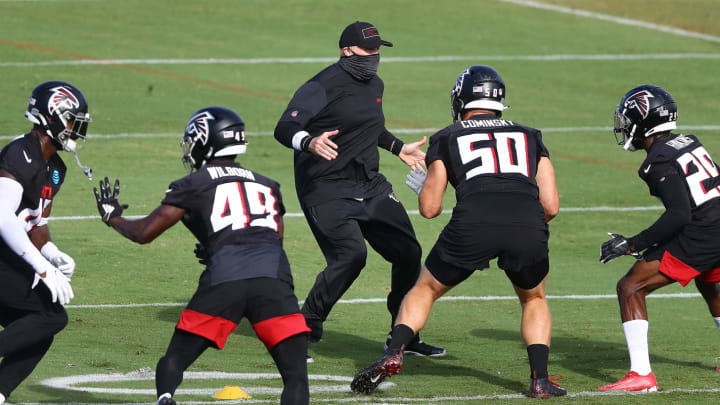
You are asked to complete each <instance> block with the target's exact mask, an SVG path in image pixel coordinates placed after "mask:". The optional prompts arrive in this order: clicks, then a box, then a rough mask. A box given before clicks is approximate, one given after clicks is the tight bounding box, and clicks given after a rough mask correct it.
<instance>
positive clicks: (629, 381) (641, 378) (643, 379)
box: [598, 371, 658, 392]
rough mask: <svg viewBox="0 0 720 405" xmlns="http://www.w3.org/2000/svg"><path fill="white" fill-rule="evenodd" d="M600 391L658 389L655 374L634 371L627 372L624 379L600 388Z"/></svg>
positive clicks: (647, 390)
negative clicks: (641, 373)
mask: <svg viewBox="0 0 720 405" xmlns="http://www.w3.org/2000/svg"><path fill="white" fill-rule="evenodd" d="M598 390H600V391H632V392H655V391H657V390H658V387H657V380H655V374H653V373H650V374H648V375H640V374H638V373H636V372H634V371H630V372H629V373H627V374H625V377H623V378H622V380H620V381H618V382H616V383H614V384H609V385H603V386H602V387H600V388H598Z"/></svg>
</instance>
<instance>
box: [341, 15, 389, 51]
mask: <svg viewBox="0 0 720 405" xmlns="http://www.w3.org/2000/svg"><path fill="white" fill-rule="evenodd" d="M380 45H385V46H393V44H392V42H388V41H384V40H383V39H382V38H380V32H379V31H378V29H377V28H375V26H374V25H372V24H370V23H369V22H364V21H355V22H354V23H352V24H350V25H348V26H347V27H345V29H344V30H343V32H342V35H340V48H345V47H346V46H359V47H360V48H368V49H370V48H379V47H380Z"/></svg>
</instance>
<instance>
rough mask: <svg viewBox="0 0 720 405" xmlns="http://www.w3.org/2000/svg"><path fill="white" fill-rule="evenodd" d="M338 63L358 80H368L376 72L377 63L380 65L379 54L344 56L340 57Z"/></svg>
mask: <svg viewBox="0 0 720 405" xmlns="http://www.w3.org/2000/svg"><path fill="white" fill-rule="evenodd" d="M338 64H339V65H340V67H341V68H343V70H345V71H346V72H348V73H350V75H351V76H352V77H354V78H356V79H358V80H370V79H372V78H373V76H375V75H376V74H377V70H378V65H380V54H379V53H376V54H374V55H367V56H360V55H350V56H344V57H341V58H340V61H338Z"/></svg>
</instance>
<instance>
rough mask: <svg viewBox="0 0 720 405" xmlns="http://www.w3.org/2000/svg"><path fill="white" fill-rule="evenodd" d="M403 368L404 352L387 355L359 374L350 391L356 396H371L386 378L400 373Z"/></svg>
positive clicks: (351, 384) (354, 379)
mask: <svg viewBox="0 0 720 405" xmlns="http://www.w3.org/2000/svg"><path fill="white" fill-rule="evenodd" d="M402 366H403V355H402V351H398V352H397V353H395V354H386V355H385V356H384V357H383V358H382V359H380V360H378V361H376V362H375V363H373V364H371V365H370V366H368V367H366V368H364V369H362V370H361V371H360V372H359V373H357V375H356V376H355V378H353V380H352V383H350V389H351V390H352V392H354V393H356V394H365V395H367V394H370V393H371V392H373V391H375V389H376V388H377V387H378V385H380V383H382V382H383V381H385V378H386V377H391V376H394V375H395V374H397V373H399V372H400V370H402Z"/></svg>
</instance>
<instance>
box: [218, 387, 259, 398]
mask: <svg viewBox="0 0 720 405" xmlns="http://www.w3.org/2000/svg"><path fill="white" fill-rule="evenodd" d="M213 398H217V399H240V398H245V399H248V398H252V397H251V396H250V394H248V393H247V392H245V391H243V389H242V388H240V387H238V386H235V385H226V386H225V387H223V389H221V390H220V391H218V392H217V393H216V394H215V395H213Z"/></svg>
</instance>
